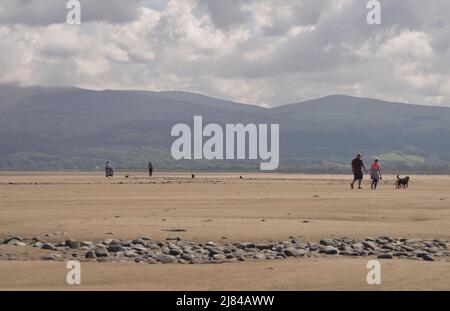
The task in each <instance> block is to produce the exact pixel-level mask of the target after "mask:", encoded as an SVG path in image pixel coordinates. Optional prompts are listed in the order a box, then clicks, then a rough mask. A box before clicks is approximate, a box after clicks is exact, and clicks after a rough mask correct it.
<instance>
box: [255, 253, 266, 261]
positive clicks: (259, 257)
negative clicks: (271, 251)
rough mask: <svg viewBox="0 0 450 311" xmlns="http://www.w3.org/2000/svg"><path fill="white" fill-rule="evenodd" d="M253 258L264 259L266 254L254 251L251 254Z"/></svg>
mask: <svg viewBox="0 0 450 311" xmlns="http://www.w3.org/2000/svg"><path fill="white" fill-rule="evenodd" d="M253 258H254V259H258V260H265V259H267V258H266V255H264V254H262V253H256V254H255V255H253Z"/></svg>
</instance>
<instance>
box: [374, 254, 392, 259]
mask: <svg viewBox="0 0 450 311" xmlns="http://www.w3.org/2000/svg"><path fill="white" fill-rule="evenodd" d="M377 258H379V259H392V258H393V257H392V255H391V254H388V253H384V254H380V255H378V256H377Z"/></svg>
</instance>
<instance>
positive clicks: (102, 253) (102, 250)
mask: <svg viewBox="0 0 450 311" xmlns="http://www.w3.org/2000/svg"><path fill="white" fill-rule="evenodd" d="M95 256H97V257H108V256H109V254H108V250H107V249H106V248H104V247H98V248H97V249H96V250H95Z"/></svg>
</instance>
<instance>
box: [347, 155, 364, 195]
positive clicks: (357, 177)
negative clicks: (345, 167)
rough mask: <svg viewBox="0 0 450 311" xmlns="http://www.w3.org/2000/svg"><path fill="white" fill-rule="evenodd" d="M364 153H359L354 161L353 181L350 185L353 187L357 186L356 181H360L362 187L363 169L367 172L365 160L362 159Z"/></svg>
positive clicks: (359, 187)
mask: <svg viewBox="0 0 450 311" xmlns="http://www.w3.org/2000/svg"><path fill="white" fill-rule="evenodd" d="M361 158H362V155H361V154H360V153H358V155H357V156H356V158H355V159H353V161H352V170H353V176H354V178H353V182H352V183H351V184H350V187H351V188H352V189H353V188H354V186H355V182H356V181H358V189H362V188H361V182H362V180H363V178H364V175H363V172H362V169H364V171H365V172H366V173H367V170H366V167H365V166H364V162H363V161H362V159H361Z"/></svg>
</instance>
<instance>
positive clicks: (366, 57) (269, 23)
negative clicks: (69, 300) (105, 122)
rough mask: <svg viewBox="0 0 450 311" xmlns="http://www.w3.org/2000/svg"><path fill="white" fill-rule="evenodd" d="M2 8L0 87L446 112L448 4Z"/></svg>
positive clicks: (333, 1)
mask: <svg viewBox="0 0 450 311" xmlns="http://www.w3.org/2000/svg"><path fill="white" fill-rule="evenodd" d="M66 2H67V1H65V0H39V1H38V0H0V50H1V51H2V52H1V53H0V83H18V84H21V85H45V86H68V85H71V86H79V87H85V88H91V89H105V88H108V89H143V90H185V91H193V92H198V93H202V94H206V95H210V96H215V97H220V98H225V99H231V100H235V101H239V102H245V103H253V104H259V105H266V106H276V105H280V104H286V103H291V102H298V101H302V100H305V99H311V98H315V97H321V96H326V95H330V94H336V93H339V94H347V95H355V96H364V97H374V98H379V99H386V100H392V101H403V102H410V103H416V104H428V105H446V106H450V40H449V38H450V1H448V0H427V1H425V0H408V1H404V0H383V1H381V2H382V24H381V25H373V26H371V25H368V24H367V23H366V14H367V9H366V3H367V1H366V0H254V1H253V0H171V1H161V0H155V1H152V0H145V1H139V0H135V1H134V0H131V1H129V0H128V1H122V0H89V1H87V0H85V1H83V0H81V1H80V2H81V4H82V25H69V24H66V23H65V18H66V14H67V10H66V9H65V5H66Z"/></svg>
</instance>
